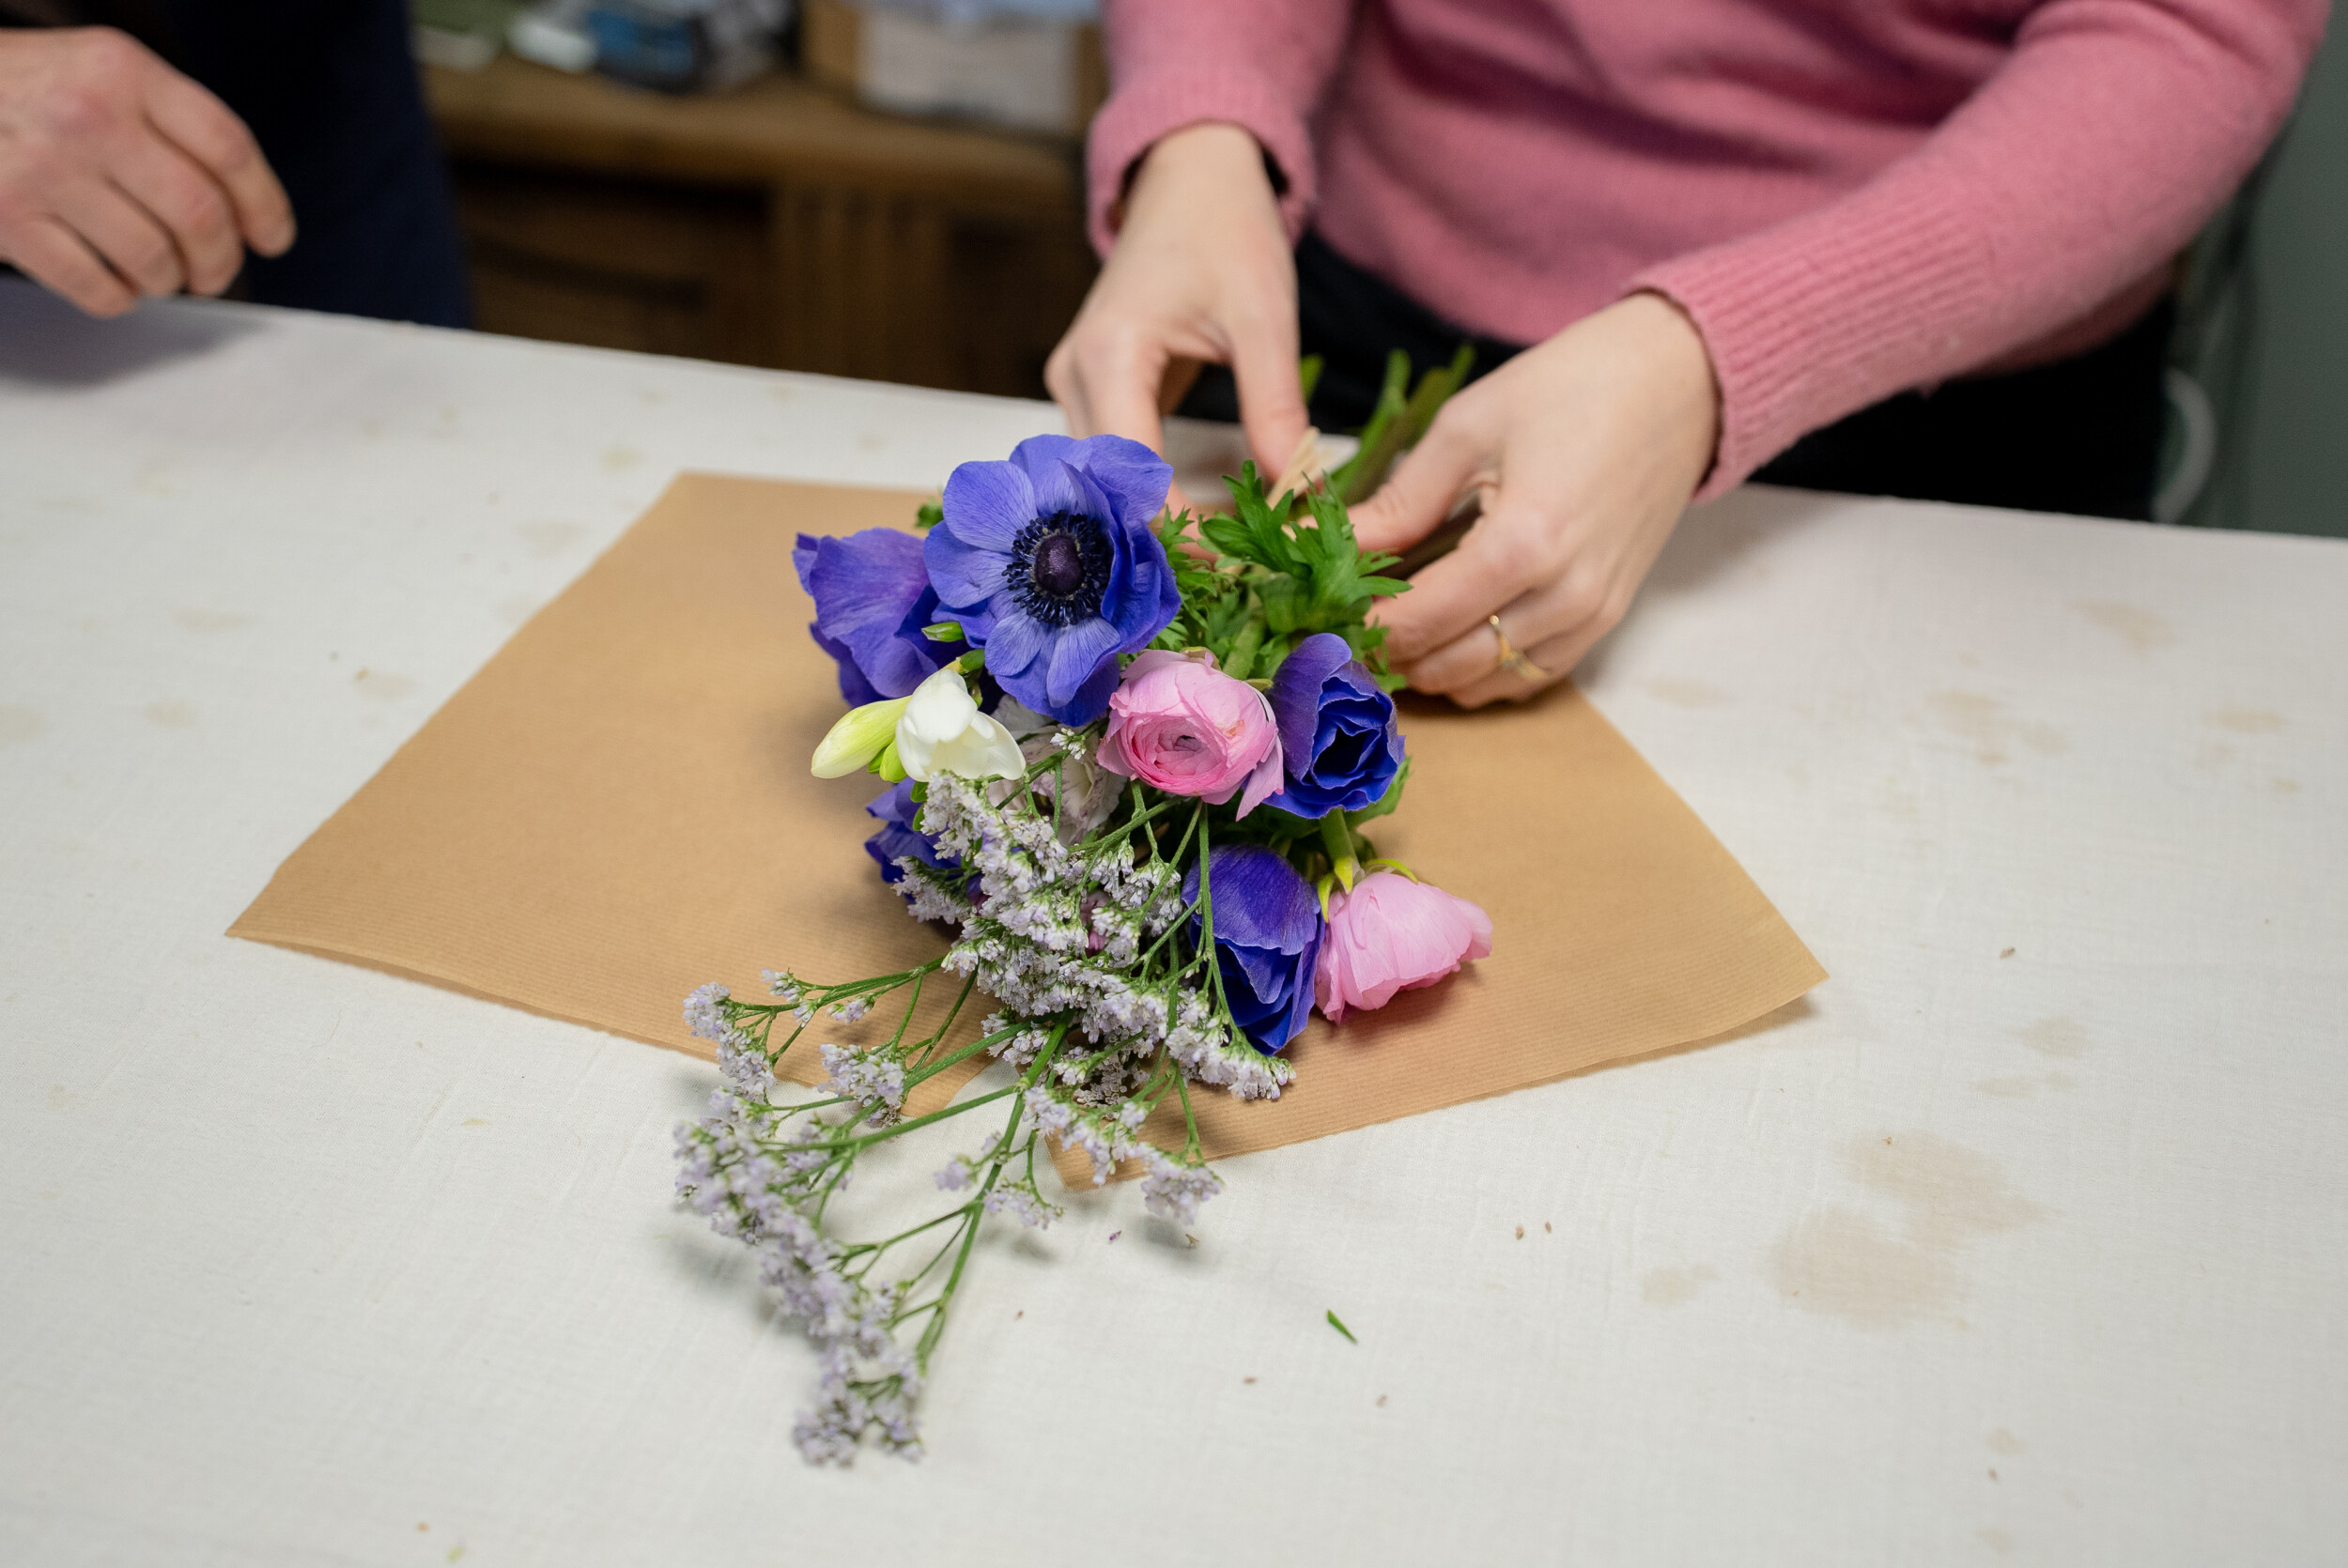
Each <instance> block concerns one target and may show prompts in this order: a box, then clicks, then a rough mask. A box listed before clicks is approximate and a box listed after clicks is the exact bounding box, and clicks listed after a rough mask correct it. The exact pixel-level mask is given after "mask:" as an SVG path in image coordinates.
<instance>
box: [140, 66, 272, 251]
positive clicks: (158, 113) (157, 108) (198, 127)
mask: <svg viewBox="0 0 2348 1568" xmlns="http://www.w3.org/2000/svg"><path fill="white" fill-rule="evenodd" d="M147 120H148V123H150V124H151V125H153V126H154V128H155V129H156V130H157V131H161V132H162V134H163V136H165V137H166V138H168V139H169V140H170V141H171V142H173V143H175V144H176V145H177V146H178V147H179V149H180V150H181V151H183V152H185V153H186V154H187V155H188V156H189V157H190V158H192V159H193V160H194V161H196V162H197V163H198V164H200V165H201V166H202V167H203V168H204V169H206V170H207V171H208V172H209V174H210V175H211V177H212V178H213V179H214V180H215V181H217V182H218V184H219V185H220V187H221V189H222V190H223V191H224V192H226V193H227V196H228V203H229V206H230V208H233V209H234V211H235V214H236V223H237V229H238V232H239V235H240V236H241V237H242V238H243V240H244V242H245V243H246V244H248V245H250V246H252V247H253V248H254V249H255V250H256V251H258V252H260V253H261V254H263V255H265V256H274V255H283V254H285V253H286V247H288V246H290V245H291V244H292V243H293V241H294V218H293V205H292V204H291V203H290V202H288V201H287V200H286V188H285V187H284V186H282V185H280V184H278V183H277V176H276V175H275V174H274V173H272V172H271V171H270V166H269V161H268V160H267V159H265V158H263V157H262V156H261V148H260V145H259V144H258V143H256V142H255V141H254V139H253V133H252V132H251V131H247V130H246V129H245V125H244V121H242V120H240V119H239V118H237V116H236V115H233V114H231V113H230V112H229V110H228V106H227V105H226V104H224V103H223V102H221V100H219V99H217V98H214V97H213V96H212V95H211V94H210V93H209V92H207V91H205V90H204V88H202V87H200V86H198V85H196V84H195V83H193V82H192V81H190V80H188V78H186V77H184V76H181V75H180V74H179V73H178V72H177V71H174V70H162V71H159V72H157V73H156V74H155V76H154V78H153V80H152V81H151V82H150V84H149V85H148V88H147Z"/></svg>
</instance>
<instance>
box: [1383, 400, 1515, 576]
mask: <svg viewBox="0 0 2348 1568" xmlns="http://www.w3.org/2000/svg"><path fill="white" fill-rule="evenodd" d="M1484 445H1485V443H1484V442H1483V441H1482V440H1481V439H1480V438H1478V437H1477V436H1475V435H1474V434H1472V433H1471V431H1470V428H1469V426H1468V425H1467V424H1466V423H1463V422H1461V421H1459V420H1457V419H1453V420H1450V421H1445V420H1444V419H1443V418H1440V417H1438V418H1437V419H1436V421H1435V423H1434V424H1433V425H1431V426H1430V427H1429V429H1428V432H1427V436H1426V438H1425V439H1424V440H1422V441H1420V442H1419V443H1418V445H1417V446H1416V447H1414V448H1413V449H1412V451H1411V453H1410V454H1409V455H1408V456H1406V457H1404V458H1403V459H1402V461H1401V462H1400V463H1399V464H1398V465H1396V467H1395V470H1394V472H1392V473H1391V474H1388V475H1387V476H1386V482H1385V483H1384V484H1381V485H1380V486H1378V493H1377V494H1376V495H1374V496H1372V497H1370V498H1369V500H1366V501H1364V502H1362V504H1361V505H1359V506H1357V507H1355V508H1353V513H1352V516H1353V531H1354V532H1355V533H1356V534H1357V535H1359V536H1360V538H1361V542H1362V548H1364V549H1366V550H1395V551H1401V550H1406V549H1409V548H1410V547H1411V546H1413V545H1415V544H1417V543H1418V542H1419V541H1420V540H1422V539H1424V538H1426V537H1427V536H1428V535H1429V533H1432V532H1433V531H1434V530H1435V527H1436V525H1437V524H1439V523H1441V522H1442V521H1443V520H1444V518H1445V517H1447V516H1449V515H1451V509H1452V507H1453V505H1455V504H1456V503H1457V502H1458V500H1459V499H1460V492H1461V491H1463V490H1465V489H1467V488H1468V487H1469V486H1470V485H1471V484H1475V482H1476V481H1477V480H1478V479H1479V478H1481V477H1484V475H1485V474H1486V472H1487V471H1488V469H1489V467H1490V459H1489V455H1488V454H1487V453H1486V452H1485V451H1484V450H1483V449H1484Z"/></svg>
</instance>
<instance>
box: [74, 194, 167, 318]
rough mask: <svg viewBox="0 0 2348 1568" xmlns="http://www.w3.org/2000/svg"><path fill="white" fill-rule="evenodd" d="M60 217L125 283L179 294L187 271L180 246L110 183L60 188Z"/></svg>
mask: <svg viewBox="0 0 2348 1568" xmlns="http://www.w3.org/2000/svg"><path fill="white" fill-rule="evenodd" d="M60 195H61V196H62V198H63V199H61V200H60V201H59V202H58V204H57V216H58V217H59V218H61V219H63V220H64V221H65V223H67V224H68V225H70V227H71V228H72V230H73V232H74V233H76V234H78V235H80V236H81V237H82V238H83V240H84V241H85V243H86V244H87V245H88V246H89V248H90V249H91V250H93V251H96V252H97V253H98V254H99V255H100V258H102V259H103V260H104V261H105V263H106V265H107V266H108V267H111V268H112V269H114V270H115V272H116V274H117V275H119V276H120V277H121V278H122V280H123V281H124V282H125V283H128V284H131V286H132V287H134V288H136V289H137V290H138V291H139V292H140V293H142V294H148V295H155V296H162V295H165V294H177V293H178V292H179V286H180V284H184V283H185V282H186V281H187V274H186V273H185V272H183V271H182V270H181V269H180V266H179V250H178V247H177V246H176V245H174V244H172V242H171V236H170V235H169V234H168V233H166V232H165V231H164V229H163V226H162V224H161V223H157V222H156V221H155V219H154V217H153V215H152V214H150V213H149V212H148V211H147V209H146V208H143V207H141V206H139V204H138V203H136V202H134V201H132V200H131V198H130V197H128V196H126V195H124V194H123V193H122V192H120V191H119V190H117V189H116V188H115V187H114V186H112V185H100V184H98V183H96V182H95V181H92V182H88V183H84V184H80V185H77V186H75V187H74V188H73V189H72V190H70V192H60Z"/></svg>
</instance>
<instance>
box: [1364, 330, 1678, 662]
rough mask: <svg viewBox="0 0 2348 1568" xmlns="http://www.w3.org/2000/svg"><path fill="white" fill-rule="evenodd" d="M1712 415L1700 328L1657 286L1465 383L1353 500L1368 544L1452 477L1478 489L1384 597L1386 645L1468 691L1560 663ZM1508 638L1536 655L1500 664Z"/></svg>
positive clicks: (1614, 617)
mask: <svg viewBox="0 0 2348 1568" xmlns="http://www.w3.org/2000/svg"><path fill="white" fill-rule="evenodd" d="M1719 426H1720V392H1719V388H1718V386H1717V383H1716V382H1715V380H1714V378H1713V375H1712V361H1711V358H1710V356H1709V355H1708V354H1707V352H1706V350H1705V346H1704V340H1703V339H1702V338H1701V337H1700V336H1698V335H1697V332H1696V330H1695V327H1694V325H1693V323H1691V322H1690V321H1689V319H1688V318H1687V317H1686V316H1685V315H1682V314H1680V311H1679V308H1678V307H1677V306H1676V305H1674V304H1672V303H1671V302H1670V301H1669V300H1665V299H1663V298H1662V297H1661V296H1660V295H1655V294H1634V295H1632V296H1631V297H1630V298H1629V299H1627V300H1619V301H1617V302H1616V303H1614V304H1612V305H1609V306H1607V307H1606V308H1605V309H1604V310H1601V311H1599V312H1598V313H1597V314H1595V315H1589V316H1586V317H1584V318H1583V319H1582V320H1580V321H1577V322H1575V323H1574V324H1573V325H1572V326H1570V327H1568V328H1567V329H1566V330H1565V331H1562V332H1560V333H1558V334H1557V335H1556V336H1555V337H1553V338H1551V339H1550V340H1549V341H1548V342H1547V343H1544V344H1541V345H1540V346H1537V347H1535V348H1530V349H1527V350H1526V351H1525V352H1524V353H1522V354H1520V355H1518V356H1517V357H1516V358H1515V359H1513V360H1511V361H1508V362H1507V363H1506V364H1505V365H1503V366H1501V367H1500V369H1498V370H1496V371H1494V372H1493V373H1492V374H1491V375H1490V376H1488V377H1485V378H1484V379H1482V380H1480V381H1478V382H1476V383H1475V384H1474V385H1473V386H1471V387H1468V388H1467V389H1466V390H1465V391H1463V392H1460V393H1459V394H1458V395H1457V396H1455V397H1453V398H1452V399H1451V401H1450V402H1448V403H1446V404H1445V405H1444V408H1443V411H1442V412H1441V413H1440V414H1438V415H1437V416H1436V418H1435V423H1434V425H1433V427H1432V428H1430V429H1429V431H1428V433H1427V437H1426V438H1425V439H1424V440H1422V441H1421V442H1420V443H1419V444H1418V447H1417V448H1416V450H1414V451H1413V452H1412V453H1411V454H1410V455H1409V456H1408V457H1407V458H1405V459H1404V460H1403V462H1402V464H1401V466H1400V467H1399V468H1398V469H1396V470H1395V471H1394V474H1393V476H1392V477H1391V478H1389V479H1388V480H1387V482H1386V483H1385V484H1384V485H1383V486H1382V487H1381V488H1380V490H1379V491H1378V493H1377V494H1376V495H1375V496H1372V497H1371V498H1370V499H1369V500H1367V501H1366V502H1364V503H1363V504H1362V505H1360V506H1357V507H1355V508H1354V509H1353V524H1354V527H1355V529H1356V530H1359V532H1360V535H1361V541H1362V545H1363V547H1364V548H1366V549H1381V550H1396V551H1399V550H1402V549H1406V548H1408V547H1409V546H1412V545H1413V544H1415V543H1417V542H1418V541H1419V540H1420V539H1422V538H1424V537H1426V535H1427V534H1428V533H1429V532H1431V531H1432V530H1434V529H1435V527H1436V526H1437V525H1438V524H1440V523H1441V522H1442V521H1443V520H1444V516H1445V515H1447V514H1449V513H1450V511H1451V510H1452V507H1453V505H1454V503H1455V502H1456V501H1457V500H1459V498H1460V494H1461V492H1463V491H1466V490H1469V489H1475V490H1478V491H1480V492H1481V499H1482V503H1483V515H1482V516H1481V517H1479V518H1478V519H1477V520H1476V523H1475V527H1474V528H1472V529H1470V530H1468V533H1467V536H1466V537H1465V538H1464V539H1462V540H1461V541H1460V547H1459V548H1458V549H1457V550H1456V551H1454V552H1453V553H1452V554H1450V555H1448V556H1445V557H1444V558H1443V559H1442V560H1440V561H1436V562H1435V563H1434V564H1432V565H1430V566H1429V567H1427V568H1426V569H1424V570H1423V571H1421V572H1420V573H1419V574H1418V576H1415V577H1414V578H1413V579H1412V584H1413V586H1412V591H1411V592H1408V593H1405V594H1402V595H1401V596H1399V597H1398V598H1395V599H1389V600H1386V601H1384V602H1383V604H1382V605H1381V606H1380V613H1379V617H1378V619H1379V620H1380V621H1381V622H1383V624H1384V625H1385V627H1386V650H1387V654H1388V657H1389V658H1390V659H1392V661H1393V662H1394V664H1395V666H1396V668H1398V669H1400V670H1401V671H1402V672H1403V673H1404V674H1405V675H1407V676H1408V677H1409V678H1410V682H1411V684H1412V685H1413V686H1415V687H1417V688H1418V689H1419V690H1421V691H1428V692H1440V693H1442V694H1444V695H1445V696H1447V697H1449V698H1450V699H1452V700H1453V701H1455V702H1458V703H1460V705H1461V706H1463V707H1469V708H1475V707H1481V706H1482V705H1483V704H1485V703H1487V702H1490V701H1491V700H1493V699H1496V698H1523V697H1529V696H1531V695H1532V694H1533V693H1535V692H1537V691H1539V690H1540V689H1541V688H1543V687H1544V686H1547V685H1549V684H1552V683H1553V682H1555V681H1558V680H1561V679H1563V678H1564V677H1565V675H1566V674H1567V672H1568V671H1569V670H1571V669H1573V667H1574V665H1575V664H1576V663H1578V662H1579V661H1580V660H1581V658H1582V656H1583V654H1584V653H1588V652H1589V650H1590V645H1591V644H1592V643H1594V642H1596V641H1597V640H1598V639H1599V638H1601V637H1603V636H1605V635H1606V633H1607V632H1609V631H1611V630H1612V629H1613V628H1614V623H1616V622H1618V621H1620V620H1621V619H1622V616H1623V611H1625V610H1626V609H1628V608H1629V607H1630V598H1631V595H1632V594H1634V593H1636V592H1638V590H1639V584H1640V582H1641V581H1643V580H1644V579H1645V576H1646V574H1647V568H1648V567H1650V566H1652V565H1653V564H1654V563H1655V558H1656V556H1657V554H1658V553H1659V552H1661V549H1662V547H1663V541H1665V540H1666V539H1668V538H1670V537H1671V531H1672V528H1673V526H1674V525H1675V524H1676V523H1677V522H1678V521H1679V515H1680V513H1681V511H1682V510H1683V509H1685V508H1686V506H1687V504H1688V499H1689V497H1690V496H1691V495H1693V494H1694V493H1695V489H1696V486H1697V485H1698V484H1700V483H1701V482H1702V481H1703V478H1704V475H1705V472H1706V470H1707V469H1708V468H1709V467H1710V466H1711V462H1712V451H1713V447H1714V444H1715V442H1716V440H1717V438H1718V435H1719ZM1494 615H1497V616H1498V617H1499V632H1498V633H1495V631H1494V629H1493V626H1492V623H1491V619H1490V618H1491V617H1492V616H1494ZM1501 634H1505V636H1506V644H1505V645H1504V643H1503V640H1502V635H1501ZM1512 652H1513V653H1521V654H1522V656H1523V659H1524V660H1529V661H1530V663H1529V665H1528V664H1526V663H1524V662H1522V661H1520V662H1518V663H1516V664H1515V665H1514V666H1507V665H1504V663H1503V660H1504V659H1506V657H1507V656H1508V654H1509V653H1512Z"/></svg>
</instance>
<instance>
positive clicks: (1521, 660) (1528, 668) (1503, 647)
mask: <svg viewBox="0 0 2348 1568" xmlns="http://www.w3.org/2000/svg"><path fill="white" fill-rule="evenodd" d="M1484 623H1485V624H1486V625H1488V626H1490V627H1491V629H1492V636H1493V637H1495V638H1499V639H1500V663H1499V664H1498V665H1497V666H1495V667H1494V668H1495V669H1496V670H1497V669H1508V670H1514V671H1515V672H1516V673H1517V674H1519V675H1522V677H1524V679H1526V680H1528V681H1546V680H1549V679H1550V678H1551V677H1550V673H1549V671H1548V670H1546V669H1542V668H1541V667H1540V666H1539V665H1537V664H1535V663H1534V662H1533V661H1532V660H1531V659H1530V658H1527V657H1526V656H1525V653H1524V650H1523V649H1522V648H1519V647H1518V646H1517V645H1516V644H1515V643H1513V642H1510V641H1509V640H1508V634H1507V633H1506V632H1505V631H1502V630H1501V629H1500V617H1499V616H1497V615H1488V616H1486V617H1485V618H1484Z"/></svg>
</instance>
